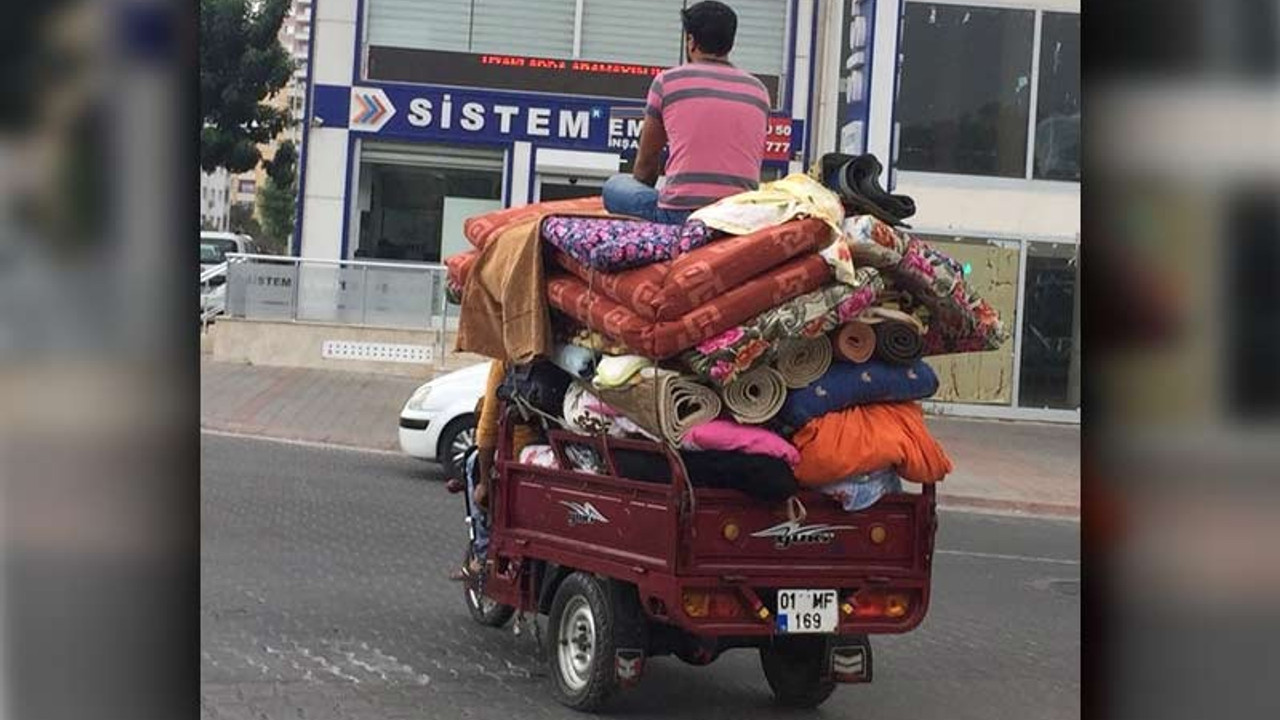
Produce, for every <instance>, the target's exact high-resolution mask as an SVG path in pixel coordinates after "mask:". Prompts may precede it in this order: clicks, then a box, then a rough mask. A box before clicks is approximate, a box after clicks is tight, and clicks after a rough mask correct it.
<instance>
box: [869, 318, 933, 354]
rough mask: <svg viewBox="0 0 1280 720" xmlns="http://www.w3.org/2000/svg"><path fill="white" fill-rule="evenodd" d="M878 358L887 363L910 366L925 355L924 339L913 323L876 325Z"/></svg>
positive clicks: (892, 321)
mask: <svg viewBox="0 0 1280 720" xmlns="http://www.w3.org/2000/svg"><path fill="white" fill-rule="evenodd" d="M875 329H876V330H875V332H876V351H875V353H876V357H878V358H880V359H881V360H884V361H885V362H892V363H898V364H899V365H910V364H911V363H913V362H915V361H916V360H919V359H920V357H921V356H922V355H923V354H924V337H923V336H921V335H920V331H919V330H918V329H916V326H914V325H912V324H911V323H905V322H901V321H899V320H886V321H884V322H880V323H876V325H875Z"/></svg>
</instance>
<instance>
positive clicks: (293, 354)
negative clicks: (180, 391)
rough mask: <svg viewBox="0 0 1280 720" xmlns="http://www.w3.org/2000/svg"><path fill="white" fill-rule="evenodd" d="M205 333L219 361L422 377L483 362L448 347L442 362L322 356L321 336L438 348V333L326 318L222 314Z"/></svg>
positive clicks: (448, 337) (450, 342)
mask: <svg viewBox="0 0 1280 720" xmlns="http://www.w3.org/2000/svg"><path fill="white" fill-rule="evenodd" d="M210 333H211V334H212V337H213V351H212V359H213V360H216V361H221V362H242V363H251V364H253V365H275V366H281V367H302V368H316V369H321V370H347V371H351V372H371V373H381V374H384V375H401V376H406V377H415V378H423V379H428V378H431V377H434V376H435V375H437V374H440V373H443V372H449V371H452V370H457V369H459V368H463V367H466V366H467V365H471V364H474V363H478V362H484V358H481V357H480V356H478V355H471V354H469V353H454V352H449V353H447V354H446V355H445V362H444V365H443V367H440V366H439V365H437V364H436V363H435V362H434V361H433V362H432V363H429V364H418V363H401V362H385V361H373V360H341V359H332V358H325V357H323V356H322V352H321V351H322V348H323V346H324V343H325V341H327V340H348V341H355V342H378V343H395V344H399V345H426V346H428V347H432V348H437V352H438V348H439V344H438V343H439V335H438V333H437V332H436V331H434V330H397V329H391V328H368V327H354V326H351V325H331V324H327V323H303V322H276V321H269V320H243V319H238V318H222V319H219V320H218V322H217V323H216V324H215V325H214V326H213V328H212V329H211V330H210ZM445 342H446V345H445V347H446V348H448V349H452V347H453V342H454V333H452V332H450V333H448V334H447V335H446V337H445Z"/></svg>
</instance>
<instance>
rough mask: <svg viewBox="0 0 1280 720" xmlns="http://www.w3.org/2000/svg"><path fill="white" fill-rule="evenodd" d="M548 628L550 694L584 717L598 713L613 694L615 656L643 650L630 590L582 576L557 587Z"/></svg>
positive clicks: (640, 621)
mask: <svg viewBox="0 0 1280 720" xmlns="http://www.w3.org/2000/svg"><path fill="white" fill-rule="evenodd" d="M547 628H548V631H547V635H548V642H547V664H548V667H549V670H550V675H551V687H552V693H553V694H554V695H555V698H556V700H557V701H559V702H560V703H561V704H562V705H565V706H566V707H569V708H572V709H574V710H579V711H583V712H592V711H595V710H597V709H599V708H600V707H601V706H603V705H604V704H605V703H606V702H608V700H609V698H611V697H612V696H613V694H614V693H615V692H617V690H618V686H619V685H618V676H617V669H616V665H615V662H616V660H615V657H616V652H617V650H618V649H619V648H628V649H630V648H639V649H641V650H643V649H644V648H645V647H646V646H647V644H648V626H647V623H646V621H645V619H644V616H643V613H642V612H641V610H640V603H639V600H638V599H637V596H636V591H635V588H633V587H631V586H629V585H625V584H622V583H618V582H614V581H611V580H604V579H600V578H597V577H595V576H593V575H589V574H587V573H583V572H575V573H573V574H572V575H570V576H569V577H567V578H565V579H564V582H562V583H560V587H559V588H558V589H557V590H556V596H555V600H553V601H552V603H551V615H550V620H549V622H548V624H547Z"/></svg>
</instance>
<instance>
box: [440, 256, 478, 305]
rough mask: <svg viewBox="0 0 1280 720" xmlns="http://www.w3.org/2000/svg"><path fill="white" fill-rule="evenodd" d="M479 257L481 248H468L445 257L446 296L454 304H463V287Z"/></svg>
mask: <svg viewBox="0 0 1280 720" xmlns="http://www.w3.org/2000/svg"><path fill="white" fill-rule="evenodd" d="M479 257H480V251H479V250H467V251H465V252H460V253H458V254H456V255H450V256H449V257H447V258H445V260H444V265H445V298H446V299H447V300H448V301H449V302H451V303H453V304H454V305H461V304H462V289H463V287H465V286H466V284H467V276H468V275H470V274H471V268H472V266H474V265H475V263H476V260H477V259H478V258H479Z"/></svg>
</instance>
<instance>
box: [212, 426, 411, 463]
mask: <svg viewBox="0 0 1280 720" xmlns="http://www.w3.org/2000/svg"><path fill="white" fill-rule="evenodd" d="M200 434H201V435H212V436H214V437H222V438H232V439H235V440H257V441H260V442H269V443H278V444H280V445H294V446H297V447H305V448H312V449H315V450H342V451H345V452H357V453H367V454H369V455H386V456H389V457H399V458H407V457H409V456H408V455H406V454H404V453H402V452H400V451H398V450H383V449H380V448H367V447H358V446H356V445H339V444H337V443H327V442H319V441H316V440H297V439H294V438H279V437H271V436H270V435H250V434H248V433H241V432H234V431H231V430H215V429H213V428H203V427H202V428H200Z"/></svg>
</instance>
